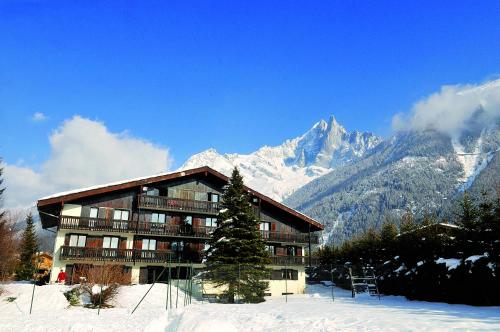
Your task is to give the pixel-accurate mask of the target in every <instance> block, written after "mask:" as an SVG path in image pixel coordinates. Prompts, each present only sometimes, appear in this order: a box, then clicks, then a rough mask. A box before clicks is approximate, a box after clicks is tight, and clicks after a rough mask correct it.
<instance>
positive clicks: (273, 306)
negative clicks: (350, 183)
mask: <svg viewBox="0 0 500 332" xmlns="http://www.w3.org/2000/svg"><path fill="white" fill-rule="evenodd" d="M148 287H149V286H148V285H138V286H130V287H123V288H122V290H121V293H120V295H119V297H118V299H117V302H118V305H117V307H115V308H112V309H103V310H101V313H100V315H99V316H98V315H97V310H93V309H84V308H78V307H72V308H68V307H67V306H68V303H67V301H66V299H65V297H64V295H63V292H64V291H65V290H66V289H67V287H65V286H58V285H51V286H43V287H37V288H36V291H35V301H34V304H33V313H32V314H31V315H29V305H30V297H31V291H32V287H31V285H27V284H7V285H4V288H5V289H6V290H7V291H8V294H4V295H2V296H1V297H0V330H1V331H106V332H111V331H124V330H125V331H189V332H192V331H218V332H224V331H239V332H241V331H286V332H292V331H301V332H303V331H360V330H362V331H412V330H417V331H422V330H425V331H444V330H452V329H455V330H467V331H471V330H483V331H494V330H497V331H498V330H500V308H499V307H472V306H466V305H450V304H443V303H428V302H418V301H407V300H406V299H404V298H402V297H393V296H388V297H382V299H381V300H380V301H379V300H377V299H375V298H371V297H361V298H357V299H352V298H351V297H350V292H348V291H345V290H340V289H336V288H335V289H334V294H335V301H332V298H331V288H328V287H325V286H309V287H308V290H307V294H306V295H293V296H289V297H288V302H285V299H284V298H278V299H270V300H268V301H266V302H265V303H261V304H239V305H238V304H235V305H227V304H208V303H207V302H204V303H201V302H196V301H194V302H193V304H191V305H190V306H187V307H183V298H182V297H180V299H179V303H178V305H179V308H178V309H176V310H175V309H174V310H168V312H166V311H165V300H166V298H165V297H166V286H165V285H155V286H154V288H153V290H152V291H151V292H150V293H149V294H148V296H147V297H146V299H145V301H144V302H143V303H142V304H141V306H140V307H139V309H137V311H136V312H135V313H134V314H133V315H132V314H131V311H132V309H133V307H134V306H135V305H136V304H137V302H138V301H139V300H140V298H141V297H142V295H143V294H144V293H145V291H146V290H147V288H148ZM173 293H174V294H175V289H174V290H173ZM8 296H12V297H16V300H15V301H13V302H7V301H6V298H7V297H8ZM181 296H182V293H181Z"/></svg>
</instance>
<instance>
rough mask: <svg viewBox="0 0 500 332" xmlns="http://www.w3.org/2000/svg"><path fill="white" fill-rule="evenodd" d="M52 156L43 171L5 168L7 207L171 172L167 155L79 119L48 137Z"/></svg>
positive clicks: (102, 126) (24, 204)
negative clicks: (71, 191)
mask: <svg viewBox="0 0 500 332" xmlns="http://www.w3.org/2000/svg"><path fill="white" fill-rule="evenodd" d="M49 142H50V147H51V152H50V156H49V158H48V159H47V160H46V161H45V162H44V163H43V164H42V165H41V167H40V168H39V169H34V168H32V167H27V166H23V165H11V164H6V165H5V186H6V188H7V190H6V191H5V202H4V205H5V207H7V208H9V207H25V206H27V205H30V204H32V203H33V202H34V201H35V200H36V199H37V198H39V197H40V196H43V195H47V194H51V193H54V192H58V191H63V190H68V189H74V188H79V187H85V186H91V185H95V184H99V183H106V182H111V181H117V180H121V179H125V178H131V177H138V176H144V175H149V174H154V173H158V172H163V171H166V170H168V168H169V167H170V165H171V157H170V154H169V151H168V149H166V148H164V147H160V146H157V145H155V144H153V143H151V142H149V141H146V140H144V139H140V138H136V137H132V136H131V135H129V134H127V133H126V132H122V133H112V132H110V131H109V130H108V129H107V128H106V126H105V125H104V123H102V122H98V121H93V120H89V119H86V118H83V117H80V116H74V117H73V118H71V119H69V120H66V121H65V122H64V123H63V124H62V125H61V126H60V127H59V128H57V129H56V130H55V131H54V132H53V133H52V134H51V135H50V137H49Z"/></svg>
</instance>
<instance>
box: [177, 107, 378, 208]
mask: <svg viewBox="0 0 500 332" xmlns="http://www.w3.org/2000/svg"><path fill="white" fill-rule="evenodd" d="M381 141H382V139H381V138H380V137H378V136H375V135H373V134H371V133H367V132H364V133H362V132H358V131H352V132H349V131H347V130H346V129H345V128H344V127H343V126H341V125H340V124H339V123H338V122H337V121H336V119H335V117H333V116H331V117H330V119H329V121H328V122H327V121H325V120H321V121H319V122H318V123H316V124H315V125H314V126H313V127H312V128H311V129H310V130H309V131H307V132H306V133H305V134H304V135H302V136H300V137H297V138H294V139H289V140H286V141H285V142H284V143H283V144H281V145H279V146H274V147H270V146H264V147H262V148H260V149H258V150H257V151H255V152H253V153H250V154H246V155H245V154H236V153H234V154H220V153H218V152H217V151H216V150H215V149H208V150H206V151H203V152H201V153H198V154H195V155H193V156H192V157H191V158H189V159H188V160H187V161H186V162H185V163H184V165H182V166H181V168H180V169H188V168H194V167H199V166H204V165H207V166H210V167H212V168H214V169H216V170H218V171H220V172H222V173H224V174H226V175H230V174H231V171H232V169H233V168H234V166H237V167H238V168H239V169H240V172H241V173H242V174H243V177H244V179H245V182H246V183H247V185H248V186H250V187H252V188H255V189H257V190H259V191H261V192H262V193H264V194H266V195H268V196H270V197H272V198H274V199H276V200H278V201H282V200H283V199H285V198H286V197H288V196H289V195H290V194H292V193H293V192H294V191H295V190H297V189H298V188H300V187H302V186H304V185H305V184H307V183H309V182H310V181H312V180H314V179H316V178H318V177H320V176H322V175H325V174H327V173H329V172H330V171H332V170H333V169H335V168H337V167H339V166H342V165H345V164H347V163H349V162H352V161H354V160H358V159H359V158H362V157H363V156H365V155H366V154H367V153H368V152H369V151H371V150H373V149H374V148H375V147H376V146H377V145H378V144H380V142H381Z"/></svg>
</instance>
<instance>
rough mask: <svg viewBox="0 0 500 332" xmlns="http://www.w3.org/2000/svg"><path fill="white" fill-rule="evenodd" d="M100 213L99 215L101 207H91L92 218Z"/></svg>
mask: <svg viewBox="0 0 500 332" xmlns="http://www.w3.org/2000/svg"><path fill="white" fill-rule="evenodd" d="M98 215H99V209H98V208H96V207H91V208H90V215H89V217H90V218H97V216H98Z"/></svg>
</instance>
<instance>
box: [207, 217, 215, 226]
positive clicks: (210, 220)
mask: <svg viewBox="0 0 500 332" xmlns="http://www.w3.org/2000/svg"><path fill="white" fill-rule="evenodd" d="M205 226H206V227H217V218H206V219H205Z"/></svg>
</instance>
